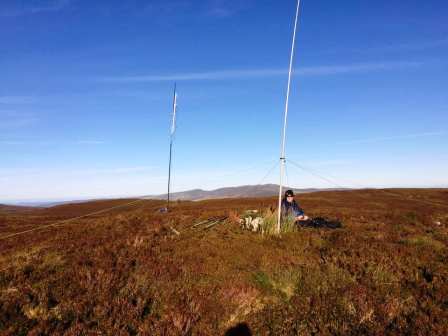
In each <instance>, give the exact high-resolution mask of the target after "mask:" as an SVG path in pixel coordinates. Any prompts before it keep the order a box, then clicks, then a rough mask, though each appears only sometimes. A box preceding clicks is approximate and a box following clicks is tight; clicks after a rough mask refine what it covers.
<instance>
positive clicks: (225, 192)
mask: <svg viewBox="0 0 448 336" xmlns="http://www.w3.org/2000/svg"><path fill="white" fill-rule="evenodd" d="M278 188H279V186H278V185H277V184H263V185H245V186H238V187H227V188H219V189H215V190H209V191H207V190H202V189H194V190H188V191H182V192H176V193H172V194H171V199H172V200H182V201H187V200H188V201H199V200H205V199H217V198H249V197H270V196H275V195H278ZM287 189H292V190H294V192H295V193H297V194H303V193H312V192H317V191H328V190H341V189H316V188H309V189H297V188H291V187H285V188H284V190H285V191H286V190H287ZM166 197H167V195H166V194H164V195H157V196H153V197H148V198H153V199H165V198H166Z"/></svg>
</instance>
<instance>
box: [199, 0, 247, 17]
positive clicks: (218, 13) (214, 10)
mask: <svg viewBox="0 0 448 336" xmlns="http://www.w3.org/2000/svg"><path fill="white" fill-rule="evenodd" d="M251 6H253V1H252V0H244V1H241V0H233V1H229V0H208V1H206V2H205V7H206V9H205V12H206V14H207V15H208V16H212V17H217V18H227V17H231V16H233V15H235V14H237V13H239V12H241V11H242V10H244V9H248V8H250V7H251Z"/></svg>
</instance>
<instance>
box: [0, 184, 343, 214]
mask: <svg viewBox="0 0 448 336" xmlns="http://www.w3.org/2000/svg"><path fill="white" fill-rule="evenodd" d="M278 188H279V186H278V185H277V184H260V185H244V186H238V187H226V188H219V189H215V190H202V189H193V190H187V191H181V192H175V193H172V194H171V199H172V200H180V201H200V200H206V199H219V198H251V197H270V196H276V195H278ZM287 189H292V190H294V192H295V193H297V194H304V193H312V192H318V191H332V190H344V189H337V188H329V189H317V188H308V189H297V188H292V187H284V190H285V191H286V190H287ZM122 198H123V197H110V198H101V199H100V198H96V199H86V200H72V201H67V200H61V201H47V202H45V201H36V202H32V201H28V202H14V203H11V204H10V205H1V204H0V211H3V212H5V211H8V212H14V211H27V210H30V209H33V208H34V209H35V208H51V207H54V206H60V205H65V204H73V203H88V202H92V201H101V200H113V199H122ZM126 198H130V199H131V198H137V197H130V196H128V197H126ZM145 198H146V199H154V200H162V199H166V198H167V195H166V194H162V195H153V196H147V197H145ZM2 207H3V209H2Z"/></svg>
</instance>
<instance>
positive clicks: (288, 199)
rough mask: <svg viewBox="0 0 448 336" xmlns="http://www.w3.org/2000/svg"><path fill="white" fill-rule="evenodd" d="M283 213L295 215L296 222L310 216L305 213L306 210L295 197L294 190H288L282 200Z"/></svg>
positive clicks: (284, 214)
mask: <svg viewBox="0 0 448 336" xmlns="http://www.w3.org/2000/svg"><path fill="white" fill-rule="evenodd" d="M282 214H283V216H286V217H287V216H291V217H294V219H295V221H296V223H297V222H304V221H307V220H309V217H308V216H307V215H305V212H304V211H303V209H302V208H300V206H299V204H298V203H297V202H296V201H295V199H294V192H293V191H292V190H287V191H286V192H285V197H284V198H283V200H282Z"/></svg>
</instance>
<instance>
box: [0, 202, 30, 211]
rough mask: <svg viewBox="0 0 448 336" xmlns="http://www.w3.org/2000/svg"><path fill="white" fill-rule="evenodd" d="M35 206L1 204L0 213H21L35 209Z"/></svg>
mask: <svg viewBox="0 0 448 336" xmlns="http://www.w3.org/2000/svg"><path fill="white" fill-rule="evenodd" d="M33 209H34V208H33V207H28V206H18V205H6V204H0V213H19V212H25V211H30V210H33Z"/></svg>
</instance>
